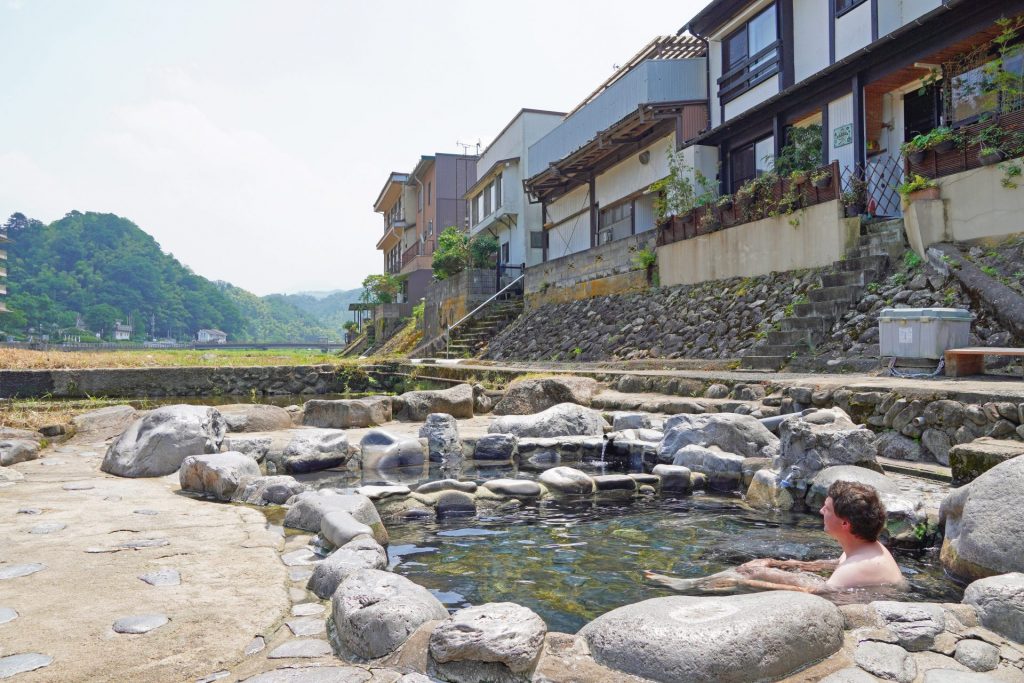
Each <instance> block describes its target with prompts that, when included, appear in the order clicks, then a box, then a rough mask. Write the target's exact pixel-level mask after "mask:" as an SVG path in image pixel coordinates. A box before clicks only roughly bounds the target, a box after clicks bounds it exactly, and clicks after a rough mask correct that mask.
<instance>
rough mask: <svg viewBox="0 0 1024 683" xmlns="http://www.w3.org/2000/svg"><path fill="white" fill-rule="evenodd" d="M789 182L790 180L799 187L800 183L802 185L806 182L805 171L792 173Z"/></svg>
mask: <svg viewBox="0 0 1024 683" xmlns="http://www.w3.org/2000/svg"><path fill="white" fill-rule="evenodd" d="M790 182H792V183H793V184H794V185H796V186H797V187H800V186H801V185H804V184H806V183H807V174H806V173H797V174H795V175H793V176H792V177H791V178H790Z"/></svg>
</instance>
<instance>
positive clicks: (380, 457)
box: [359, 429, 426, 471]
mask: <svg viewBox="0 0 1024 683" xmlns="http://www.w3.org/2000/svg"><path fill="white" fill-rule="evenodd" d="M359 458H360V464H361V465H362V468H363V470H364V471H373V470H377V471H379V470H390V469H395V468H400V467H419V466H422V465H423V463H424V462H426V454H425V453H424V452H423V445H422V444H421V443H420V442H419V440H418V439H400V438H398V437H397V436H395V435H393V434H391V433H389V432H385V431H384V430H383V429H373V430H370V431H369V432H367V433H366V434H364V435H363V438H362V439H361V440H360V441H359Z"/></svg>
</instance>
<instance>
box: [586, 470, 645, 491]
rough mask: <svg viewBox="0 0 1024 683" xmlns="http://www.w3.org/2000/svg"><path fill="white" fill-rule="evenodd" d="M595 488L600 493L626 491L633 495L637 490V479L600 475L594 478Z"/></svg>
mask: <svg viewBox="0 0 1024 683" xmlns="http://www.w3.org/2000/svg"><path fill="white" fill-rule="evenodd" d="M593 480H594V486H595V488H596V489H597V491H598V492H599V493H606V492H608V491H624V492H628V493H633V492H635V491H636V489H637V484H636V479H633V478H632V477H630V476H629V475H627V474H599V475H597V476H596V477H593Z"/></svg>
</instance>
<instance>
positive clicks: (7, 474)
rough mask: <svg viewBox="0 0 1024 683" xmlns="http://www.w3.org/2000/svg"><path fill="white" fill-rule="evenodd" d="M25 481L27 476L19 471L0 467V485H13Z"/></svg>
mask: <svg viewBox="0 0 1024 683" xmlns="http://www.w3.org/2000/svg"><path fill="white" fill-rule="evenodd" d="M24 479H25V475H24V474H22V473H21V472H19V471H18V470H12V469H11V468H10V467H0V484H5V483H13V482H16V481H22V480H24Z"/></svg>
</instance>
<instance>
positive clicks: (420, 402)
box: [391, 384, 473, 422]
mask: <svg viewBox="0 0 1024 683" xmlns="http://www.w3.org/2000/svg"><path fill="white" fill-rule="evenodd" d="M391 403H392V409H393V412H394V417H395V419H396V420H403V421H405V422H422V421H424V420H426V419H427V415H430V414H431V413H448V414H449V415H451V416H452V417H455V418H459V419H463V418H469V417H473V387H472V386H471V385H469V384H458V385H456V386H454V387H452V388H451V389H443V390H437V391H409V392H406V393H404V394H402V395H401V396H395V397H393V398H392V399H391Z"/></svg>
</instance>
